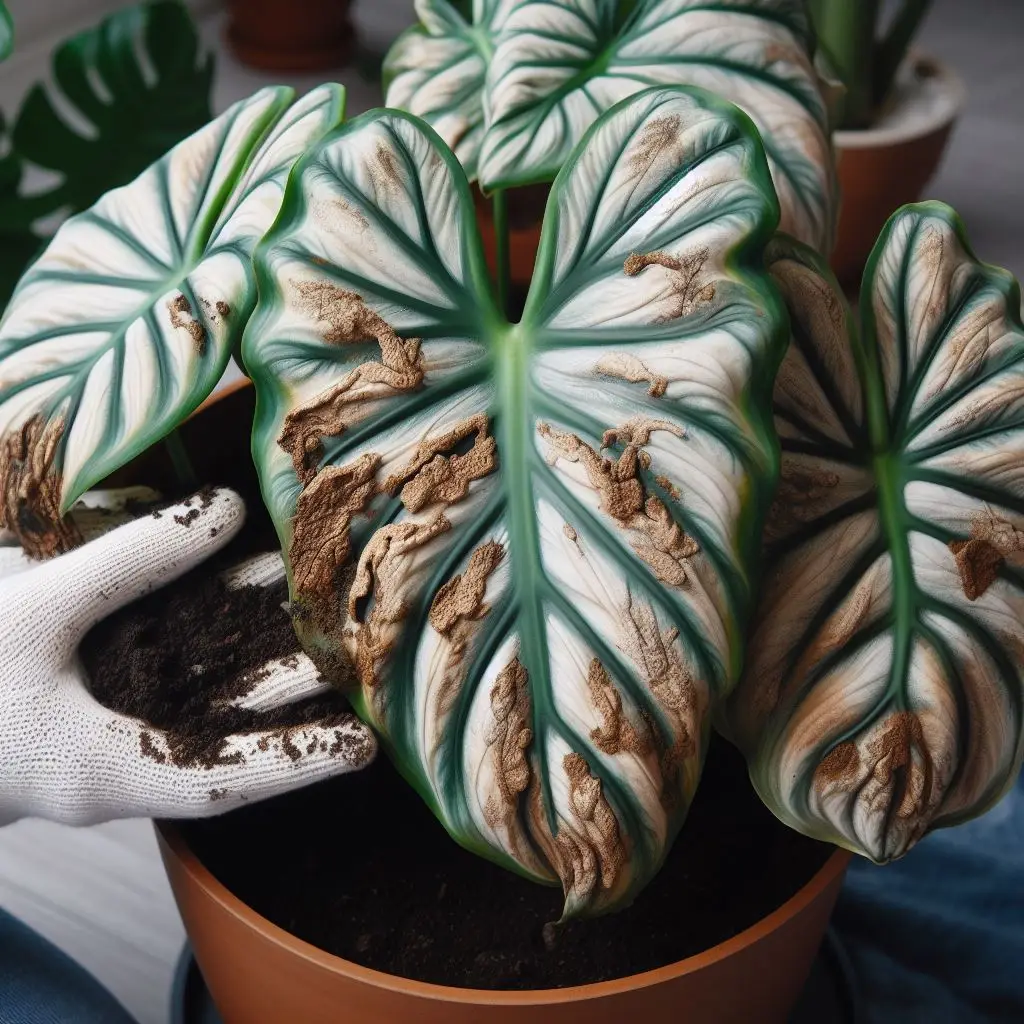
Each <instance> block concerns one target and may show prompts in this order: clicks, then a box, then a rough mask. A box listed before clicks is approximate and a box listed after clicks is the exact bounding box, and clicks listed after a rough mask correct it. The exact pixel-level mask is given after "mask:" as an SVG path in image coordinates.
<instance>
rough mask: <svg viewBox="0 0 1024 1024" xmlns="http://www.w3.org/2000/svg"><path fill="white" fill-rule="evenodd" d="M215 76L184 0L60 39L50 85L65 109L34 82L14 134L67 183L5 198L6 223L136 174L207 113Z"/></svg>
mask: <svg viewBox="0 0 1024 1024" xmlns="http://www.w3.org/2000/svg"><path fill="white" fill-rule="evenodd" d="M212 82H213V56H212V54H206V55H202V54H201V52H200V46H199V37H198V34H197V32H196V28H195V25H193V23H192V20H191V18H190V17H189V13H188V11H187V9H186V8H185V6H184V5H183V4H182V3H180V2H178V0H159V2H156V3H147V4H138V5H137V6H132V7H128V8H126V9H125V10H122V11H117V12H115V13H114V14H112V15H111V16H110V17H109V18H106V19H105V20H104V21H102V22H101V23H100V24H99V25H97V26H96V27H95V28H91V29H88V30H87V31H85V32H82V33H80V34H79V35H76V36H74V37H72V38H71V39H69V40H67V41H66V42H65V43H62V44H61V46H60V47H58V49H57V50H56V52H55V53H54V55H53V83H54V84H53V86H52V87H51V88H55V89H56V91H57V93H58V95H59V102H60V107H61V109H62V110H63V111H65V112H64V113H62V112H61V109H58V107H57V106H55V105H54V101H53V99H52V98H51V95H50V93H49V92H48V91H47V89H46V88H45V87H44V86H43V85H42V84H39V85H36V86H34V87H33V88H32V89H31V91H30V92H29V93H28V95H27V96H26V98H25V101H24V103H23V104H22V107H21V109H20V110H19V112H18V116H17V118H16V120H15V122H14V127H13V134H12V139H13V145H14V148H15V150H16V151H17V153H18V154H19V155H20V156H21V157H22V158H23V159H25V160H28V161H29V162H31V163H33V164H36V165H37V166H39V167H45V168H46V169H47V170H49V171H54V172H56V173H58V174H59V175H60V176H61V181H60V182H59V183H58V184H56V185H55V186H54V187H53V188H50V189H47V190H45V191H42V192H40V193H37V194H33V195H31V196H24V195H23V196H20V197H19V198H18V201H17V202H16V203H14V204H4V206H3V208H0V220H2V221H3V222H4V223H5V224H7V225H8V226H10V225H11V224H12V222H14V221H16V222H17V223H18V224H25V225H28V224H31V223H32V222H33V221H34V220H36V219H38V218H40V217H47V216H49V215H51V214H53V213H54V212H56V211H58V210H65V211H67V212H69V213H77V212H79V211H81V210H85V209H88V207H90V206H92V204H93V203H95V202H96V200H97V199H99V198H100V196H102V195H103V194H104V193H105V192H107V191H108V190H109V189H111V188H115V187H117V186H119V185H124V184H126V183H127V182H129V181H132V180H133V179H134V178H135V177H137V176H138V175H139V174H141V173H142V171H144V170H145V169H146V168H147V167H148V166H149V165H150V164H151V163H153V162H154V161H155V160H158V159H159V158H160V157H161V156H163V155H164V153H166V152H167V150H168V149H170V148H171V146H173V145H174V144H175V143H177V142H179V141H180V140H181V139H183V138H185V137H186V136H188V135H190V134H191V133H192V132H194V131H197V130H198V129H199V128H201V127H202V126H203V125H204V124H206V123H207V122H208V121H209V120H210V117H211V112H210V88H211V84H212ZM69 112H70V116H69ZM86 126H88V130H86Z"/></svg>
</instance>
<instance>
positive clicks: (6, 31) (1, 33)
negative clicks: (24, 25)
mask: <svg viewBox="0 0 1024 1024" xmlns="http://www.w3.org/2000/svg"><path fill="white" fill-rule="evenodd" d="M13 49H14V19H13V18H11V12H10V11H9V10H8V9H7V4H5V3H4V2H3V0H0V60H7V58H8V57H10V55H11V50H13Z"/></svg>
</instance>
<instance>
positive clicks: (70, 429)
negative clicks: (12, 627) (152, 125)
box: [0, 85, 344, 549]
mask: <svg viewBox="0 0 1024 1024" xmlns="http://www.w3.org/2000/svg"><path fill="white" fill-rule="evenodd" d="M293 97H294V94H293V92H292V90H290V89H286V88H270V89H264V90H262V91H260V92H258V93H256V94H255V95H254V96H252V97H250V98H249V99H247V100H243V101H242V102H240V103H237V104H235V105H234V106H233V107H232V108H231V109H230V110H228V111H227V112H226V113H225V114H223V115H222V116H221V117H219V118H217V120H215V121H213V122H211V123H210V124H208V125H207V126H206V127H205V128H203V129H202V130H200V131H198V132H196V133H195V134H194V135H192V136H191V137H190V138H188V139H186V140H185V141H184V142H181V143H179V145H177V146H175V147H174V149H172V150H171V152H170V153H168V154H167V155H166V156H165V157H163V159H161V160H160V161H158V162H157V163H156V164H154V165H153V166H152V167H151V168H149V170H147V171H146V172H144V173H143V174H142V175H141V176H140V177H139V178H137V179H136V180H135V181H134V182H132V183H131V184H130V185H126V186H124V187H123V188H119V189H116V190H114V191H112V192H109V193H108V194H107V195H106V196H104V197H103V199H101V200H100V201H99V202H98V203H97V204H96V205H95V206H94V207H93V208H92V209H91V210H88V211H87V212H85V213H81V214H78V215H77V216H75V217H72V218H71V219H70V220H68V221H67V222H66V223H65V224H64V225H63V226H62V227H61V229H60V230H59V231H58V232H57V234H56V236H55V237H54V239H53V241H52V242H51V243H50V245H49V246H48V247H47V249H46V250H45V252H44V253H43V254H42V256H41V257H40V258H39V259H38V261H37V262H36V263H35V264H34V265H33V266H32V267H31V268H30V270H29V271H28V272H27V273H26V274H25V276H24V278H23V279H22V281H21V283H20V284H19V286H18V288H17V291H16V292H15V295H14V298H13V299H12V300H11V303H10V305H9V306H8V308H7V311H6V313H5V315H4V318H3V320H2V322H0V499H2V500H0V526H3V525H5V523H4V520H6V525H7V526H9V527H11V528H21V529H22V530H23V533H22V538H21V539H22V542H23V544H25V545H26V547H28V548H30V549H36V548H38V541H34V540H33V538H32V536H30V535H29V534H30V533H40V535H41V536H48V533H47V531H48V530H50V529H51V528H53V527H54V526H55V525H56V522H57V521H58V517H59V515H60V514H62V513H64V512H66V511H67V509H68V508H69V507H70V506H71V505H72V503H73V502H74V501H75V500H76V499H77V498H78V497H79V496H80V495H81V494H82V493H83V492H84V491H86V490H88V488H89V487H91V486H92V485H94V484H95V483H96V482H97V481H99V480H102V479H103V478H104V477H105V476H107V475H108V474H109V473H111V472H113V471H114V470H115V469H117V468H119V467H120V466H122V465H124V464H125V463H126V462H128V461H129V460H130V459H132V458H133V457H134V456H135V455H137V454H138V453H139V452H142V451H144V450H145V449H146V448H148V447H149V446H150V445H152V444H153V443H155V442H156V441H158V440H160V438H162V437H163V436H165V435H166V434H167V433H168V432H170V431H171V430H173V429H174V428H175V427H176V426H177V425H178V423H179V422H180V421H181V420H182V419H183V418H184V417H185V416H187V415H188V414H189V413H190V412H192V411H193V410H194V409H195V408H196V407H197V406H198V405H199V404H200V402H202V401H203V400H204V399H205V398H206V397H207V396H208V395H209V394H210V392H211V391H212V390H213V388H214V386H215V385H216V383H217V381H218V380H219V379H220V377H221V375H222V374H223V372H224V369H225V367H226V366H227V362H228V359H229V357H230V355H231V353H232V350H233V348H235V347H236V346H237V344H238V343H239V340H240V338H241V332H242V329H243V327H244V326H245V323H246V321H247V320H248V317H249V314H250V313H251V311H252V309H253V307H254V306H255V303H256V294H255V282H254V279H253V271H252V265H251V254H252V250H253V249H254V248H255V246H256V243H257V242H258V241H259V240H260V238H261V237H262V236H263V234H264V233H265V232H266V230H267V228H268V227H269V226H270V225H271V223H273V220H274V218H275V216H276V215H277V212H278V209H279V208H280V204H281V199H282V196H283V193H284V185H285V179H286V177H287V175H288V172H289V170H290V169H291V167H292V165H293V164H294V162H295V160H296V159H297V158H298V157H299V156H300V155H301V154H302V153H303V152H304V151H305V149H306V148H307V147H308V146H309V145H310V144H311V143H312V142H314V141H315V140H317V139H318V138H319V137H320V136H321V135H323V133H324V132H325V131H327V130H329V129H331V128H333V127H334V126H335V125H336V124H337V123H338V122H339V121H340V120H341V117H342V113H343V108H344V90H343V89H342V88H341V87H340V86H332V85H328V86H323V87H321V88H320V89H317V90H315V91H314V92H312V93H309V94H308V95H307V96H305V97H303V98H302V99H300V100H298V101H297V102H295V103H293V102H292V100H293ZM43 435H45V436H46V437H47V438H49V439H50V440H51V441H52V442H53V443H54V444H55V447H54V448H53V449H52V450H50V451H49V452H48V453H47V447H48V445H47V444H46V443H42V444H40V443H37V442H39V440H40V438H41V436H43ZM30 439H34V441H33V443H32V444H31V445H30V444H29V440H30ZM26 446H29V447H33V448H34V449H35V450H34V451H31V452H26V451H25V450H24V449H25V448H26ZM19 480H20V482H19ZM22 513H24V515H23V514H22ZM26 517H27V518H26ZM26 522H31V523H33V526H32V527H31V529H29V528H28V527H25V526H24V523H26ZM19 524H21V526H20V527H19ZM26 530H27V531H28V532H27V533H26V532H24V531H26Z"/></svg>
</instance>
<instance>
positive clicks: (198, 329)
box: [167, 293, 206, 356]
mask: <svg viewBox="0 0 1024 1024" xmlns="http://www.w3.org/2000/svg"><path fill="white" fill-rule="evenodd" d="M167 312H168V314H169V315H170V318H171V326H172V327H173V328H175V330H177V329H179V328H180V329H181V330H183V331H187V332H188V335H189V337H190V338H191V339H192V344H193V345H195V347H196V352H197V353H198V354H199V355H201V356H202V355H205V354H206V328H205V327H204V326H203V325H202V323H200V321H199V320H198V319H197V318H196V314H195V312H194V311H193V309H192V306H191V305H190V304H189V301H188V299H186V298H185V296H184V295H182V294H181V293H179V294H177V295H175V297H174V298H173V299H171V300H170V302H168V303H167Z"/></svg>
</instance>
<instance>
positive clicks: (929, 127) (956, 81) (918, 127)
mask: <svg viewBox="0 0 1024 1024" xmlns="http://www.w3.org/2000/svg"><path fill="white" fill-rule="evenodd" d="M909 60H910V61H911V62H912V63H913V66H914V70H915V71H920V70H922V69H927V71H928V72H929V73H930V77H931V78H933V79H934V80H935V81H936V82H937V83H938V84H939V85H940V87H941V89H942V91H943V93H944V94H945V96H946V98H947V100H948V105H946V106H945V107H944V109H942V110H939V111H937V112H935V113H933V114H932V115H931V116H929V117H926V118H922V119H921V120H920V121H918V122H916V123H914V124H912V125H902V126H897V127H891V128H860V129H857V130H842V129H841V130H838V131H835V132H833V133H832V139H833V142H834V144H835V147H836V149H839V150H843V149H880V148H882V147H887V146H898V145H900V144H901V143H904V142H915V141H917V140H918V139H922V138H925V137H926V136H929V135H933V134H935V133H936V132H940V131H943V130H945V129H946V128H948V127H949V126H950V125H951V124H953V123H954V122H955V121H956V120H957V119H958V118H959V117H960V115H961V114H962V113H963V110H964V107H965V106H966V105H967V86H966V84H965V83H964V80H963V78H961V77H960V74H959V72H957V71H956V70H955V69H954V68H953V67H952V66H951V65H949V64H947V63H945V62H944V61H941V60H939V59H938V58H937V57H933V56H931V55H929V54H925V53H921V52H920V51H911V54H910V58H909Z"/></svg>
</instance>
